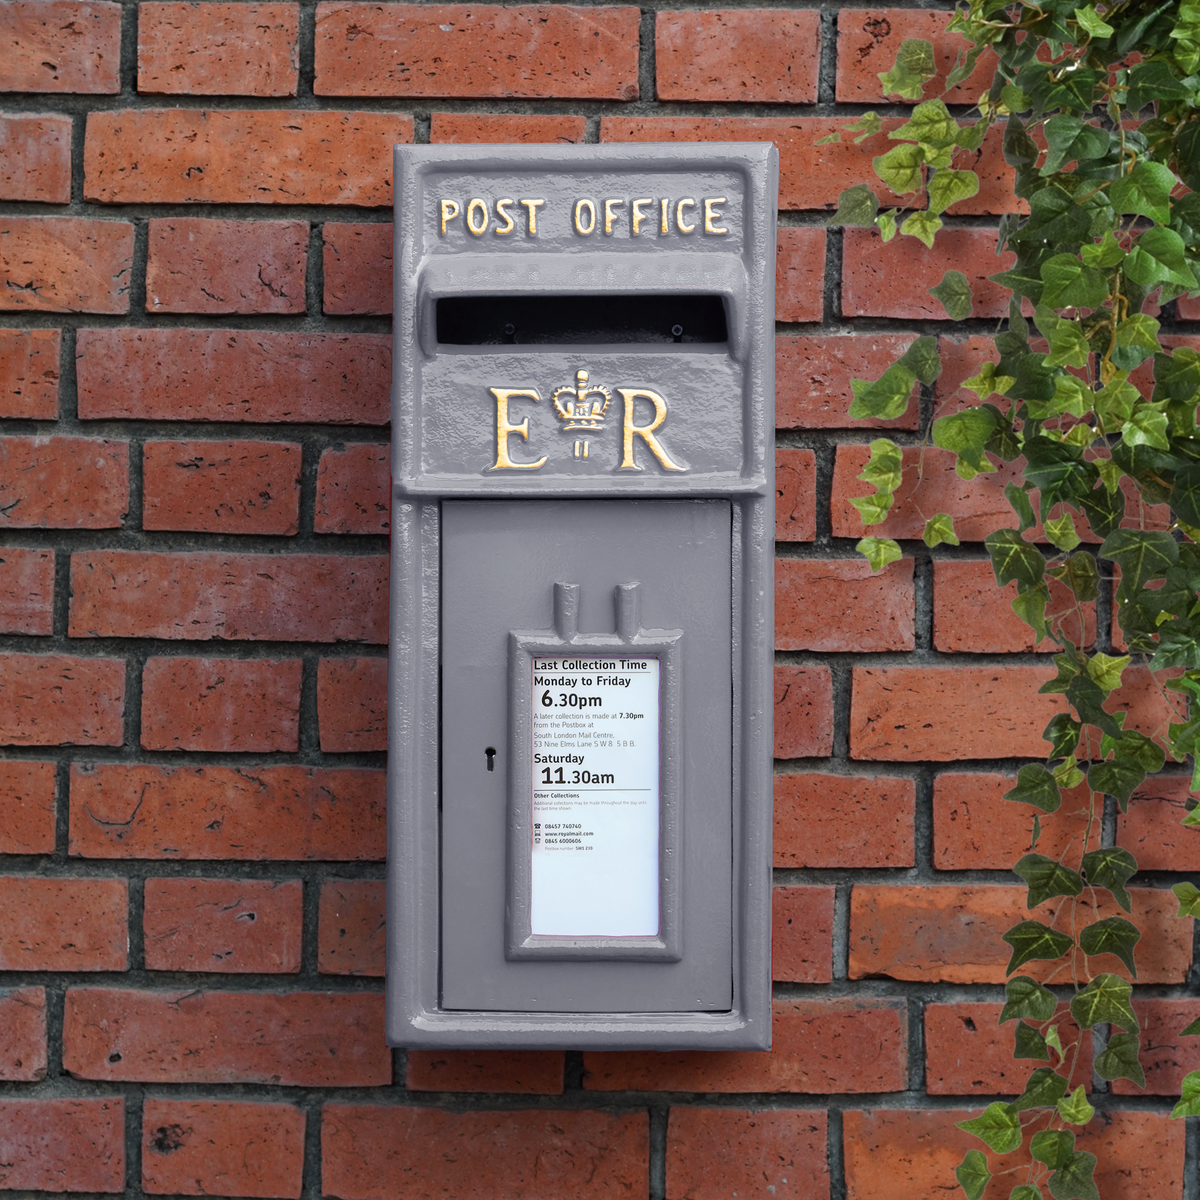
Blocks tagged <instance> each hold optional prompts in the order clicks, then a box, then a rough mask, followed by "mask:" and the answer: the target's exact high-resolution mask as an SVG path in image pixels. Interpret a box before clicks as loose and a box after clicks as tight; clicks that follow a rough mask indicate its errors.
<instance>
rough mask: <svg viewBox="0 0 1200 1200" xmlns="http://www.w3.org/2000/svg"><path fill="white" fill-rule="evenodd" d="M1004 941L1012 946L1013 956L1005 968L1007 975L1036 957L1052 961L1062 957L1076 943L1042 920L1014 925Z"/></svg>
mask: <svg viewBox="0 0 1200 1200" xmlns="http://www.w3.org/2000/svg"><path fill="white" fill-rule="evenodd" d="M1004 941H1006V942H1007V943H1008V944H1009V945H1010V946H1011V947H1012V958H1010V959H1009V960H1008V966H1007V967H1005V968H1004V973H1005V974H1006V975H1011V974H1012V973H1013V972H1014V971H1015V970H1016V969H1017V968H1018V967H1020V966H1023V965H1024V964H1025V963H1027V962H1030V961H1031V960H1033V959H1035V958H1037V959H1049V960H1051V961H1053V960H1054V959H1056V958H1062V956H1063V955H1064V954H1066V953H1067V951H1068V950H1070V949H1071V947H1072V946H1073V945H1074V944H1075V943H1074V942H1072V941H1071V939H1070V938H1069V937H1068V936H1067V935H1066V934H1065V933H1059V932H1058V930H1056V929H1051V928H1050V926H1049V925H1043V924H1042V923H1041V921H1022V922H1020V924H1018V925H1014V926H1013V927H1012V928H1011V929H1010V930H1009V931H1008V932H1007V933H1006V934H1005V935H1004Z"/></svg>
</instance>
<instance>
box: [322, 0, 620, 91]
mask: <svg viewBox="0 0 1200 1200" xmlns="http://www.w3.org/2000/svg"><path fill="white" fill-rule="evenodd" d="M639 15H640V14H639V12H638V10H637V9H636V8H633V7H625V6H622V7H616V6H612V7H596V8H574V7H569V6H567V5H565V4H561V5H560V4H539V5H534V4H529V5H512V6H505V5H499V4H419V5H418V4H359V3H348V2H346V0H335V2H333V3H330V2H329V0H326V2H324V3H321V4H318V5H317V33H316V64H315V65H316V78H315V80H314V82H313V91H314V92H315V93H316V94H317V95H318V96H463V97H469V96H477V97H483V96H504V97H567V98H570V99H574V100H636V99H637V95H638V78H637V71H638V19H639Z"/></svg>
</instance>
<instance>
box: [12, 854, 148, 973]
mask: <svg viewBox="0 0 1200 1200" xmlns="http://www.w3.org/2000/svg"><path fill="white" fill-rule="evenodd" d="M128 910H129V886H128V884H126V882H125V880H124V879H43V878H41V877H39V876H31V875H4V876H0V929H3V930H4V937H3V939H0V971H124V970H125V969H126V967H127V966H128V965H129V920H128Z"/></svg>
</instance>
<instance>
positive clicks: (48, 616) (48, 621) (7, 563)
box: [0, 546, 54, 637]
mask: <svg viewBox="0 0 1200 1200" xmlns="http://www.w3.org/2000/svg"><path fill="white" fill-rule="evenodd" d="M53 632H54V551H53V550H27V549H22V548H21V547H19V546H10V547H9V548H8V549H5V550H0V633H26V634H33V635H37V636H42V637H46V636H48V635H49V634H51V633H53Z"/></svg>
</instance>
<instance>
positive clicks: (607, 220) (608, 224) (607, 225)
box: [604, 200, 625, 236]
mask: <svg viewBox="0 0 1200 1200" xmlns="http://www.w3.org/2000/svg"><path fill="white" fill-rule="evenodd" d="M624 203H625V201H624V200H605V202H604V232H605V233H607V234H608V235H609V236H611V235H612V227H613V222H614V221H615V220H616V219H617V214H616V213H615V212H613V205H614V204H618V205H623V204H624Z"/></svg>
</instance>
